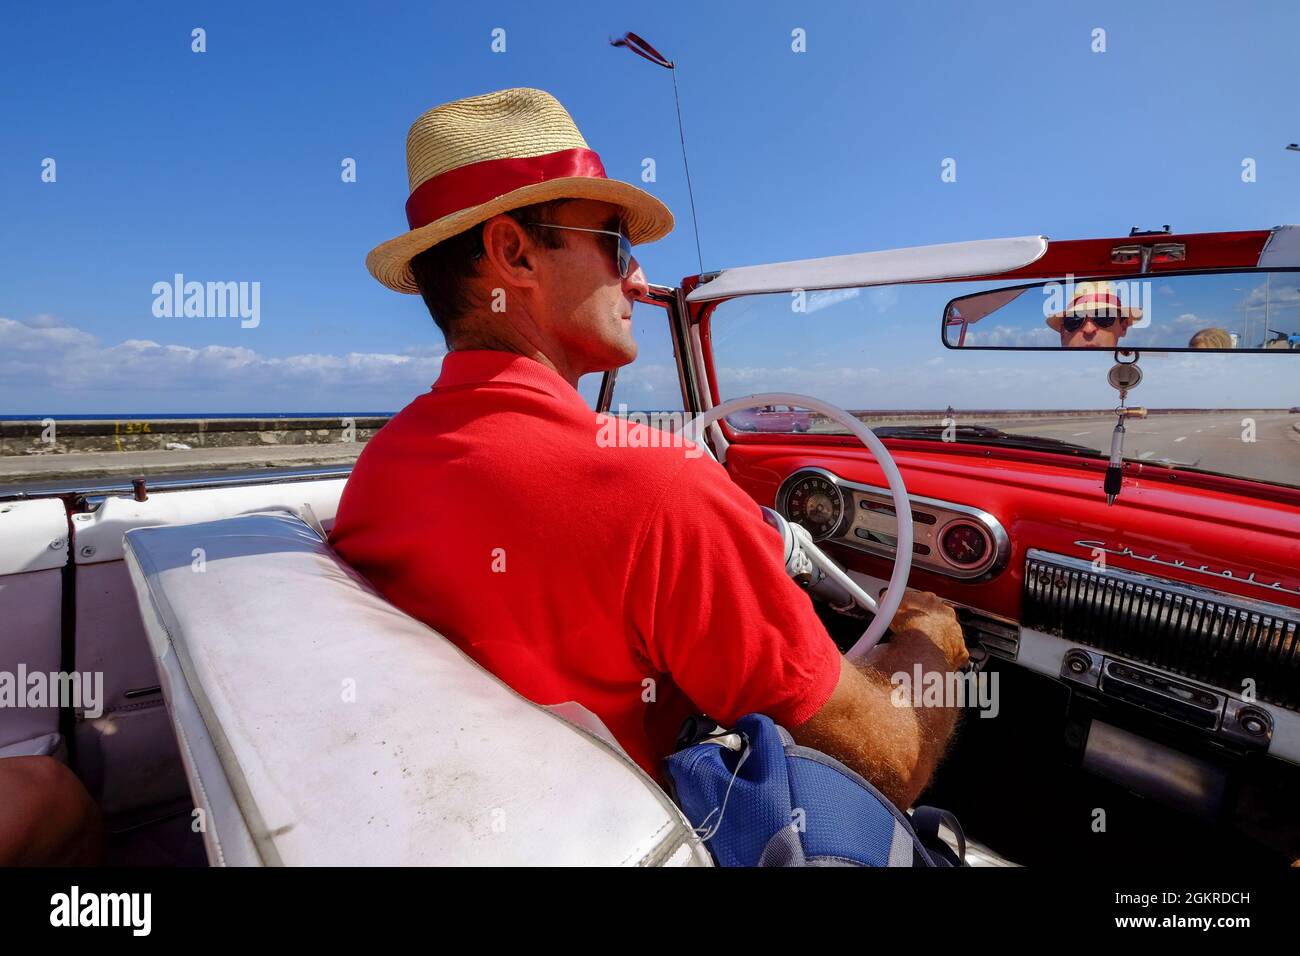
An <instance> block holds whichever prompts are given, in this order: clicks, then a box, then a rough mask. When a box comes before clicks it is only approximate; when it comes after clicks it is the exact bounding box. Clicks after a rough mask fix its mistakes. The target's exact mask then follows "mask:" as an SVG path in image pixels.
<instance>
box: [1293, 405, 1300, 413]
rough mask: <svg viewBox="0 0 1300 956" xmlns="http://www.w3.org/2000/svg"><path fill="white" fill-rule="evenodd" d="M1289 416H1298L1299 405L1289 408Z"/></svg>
mask: <svg viewBox="0 0 1300 956" xmlns="http://www.w3.org/2000/svg"><path fill="white" fill-rule="evenodd" d="M1291 414H1292V415H1300V405H1292V406H1291Z"/></svg>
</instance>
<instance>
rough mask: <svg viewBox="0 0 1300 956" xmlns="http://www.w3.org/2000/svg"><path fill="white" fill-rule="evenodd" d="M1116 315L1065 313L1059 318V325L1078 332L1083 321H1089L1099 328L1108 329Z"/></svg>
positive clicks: (1116, 317)
mask: <svg viewBox="0 0 1300 956" xmlns="http://www.w3.org/2000/svg"><path fill="white" fill-rule="evenodd" d="M1118 318H1119V316H1117V315H1105V314H1103V315H1067V316H1064V317H1063V318H1062V319H1061V325H1062V326H1063V327H1064V328H1065V331H1067V332H1078V331H1079V330H1080V329H1081V328H1083V326H1084V323H1086V322H1091V323H1092V324H1093V325H1095V326H1097V328H1099V329H1108V328H1110V327H1111V326H1112V325H1114V324H1115V320H1116V319H1118Z"/></svg>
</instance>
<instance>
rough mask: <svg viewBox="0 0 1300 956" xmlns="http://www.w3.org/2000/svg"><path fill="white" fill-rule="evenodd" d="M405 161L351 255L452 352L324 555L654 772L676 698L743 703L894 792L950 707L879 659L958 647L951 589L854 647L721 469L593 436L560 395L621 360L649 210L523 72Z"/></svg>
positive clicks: (660, 211)
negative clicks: (901, 681) (871, 647)
mask: <svg viewBox="0 0 1300 956" xmlns="http://www.w3.org/2000/svg"><path fill="white" fill-rule="evenodd" d="M407 164H408V171H409V176H410V187H411V194H410V197H409V199H408V201H407V204H406V208H407V215H408V224H409V226H410V229H409V231H407V232H405V233H403V234H402V235H400V236H398V237H397V238H395V239H392V240H390V241H388V242H385V243H383V244H382V245H380V246H379V247H377V248H376V249H375V250H373V251H372V252H371V254H370V256H369V257H368V259H367V266H368V268H369V269H370V271H371V273H372V274H373V275H374V276H375V277H376V278H377V279H378V280H379V281H380V282H381V283H383V284H384V285H386V286H388V287H389V288H392V289H394V290H397V291H400V292H405V293H419V294H420V295H421V296H422V297H423V299H424V301H425V304H426V305H427V307H428V308H429V311H430V313H431V314H432V316H433V319H434V321H435V322H436V323H437V325H438V326H439V328H440V329H441V331H442V332H443V334H444V336H445V338H446V341H447V346H448V349H449V352H448V354H447V355H446V356H445V357H444V359H443V362H442V369H441V372H440V374H439V377H438V380H437V382H436V383H435V384H434V385H433V387H432V389H431V390H430V391H429V392H426V393H425V394H423V395H421V396H420V397H418V398H416V399H415V400H414V401H413V402H411V403H410V404H409V405H408V406H406V407H405V408H404V409H403V410H402V411H401V412H399V413H398V414H397V415H396V416H395V417H394V418H393V419H392V420H391V421H390V422H389V423H388V424H387V425H385V426H384V428H383V429H381V430H380V431H379V432H378V433H377V434H376V435H375V437H374V438H373V439H371V441H370V442H369V443H368V444H367V446H366V448H365V449H364V450H363V452H362V454H361V456H360V458H359V460H358V461H357V464H356V467H355V469H354V470H353V472H352V475H351V477H350V479H349V481H348V484H347V486H346V488H345V490H344V493H343V497H342V500H341V502H340V506H339V512H338V518H337V522H336V524H335V527H334V529H333V532H332V535H331V540H332V542H333V544H334V546H335V547H336V549H337V550H338V552H339V554H340V555H341V556H342V557H343V558H344V559H345V560H346V561H347V562H348V563H349V564H351V565H352V566H353V567H354V568H356V569H357V570H358V571H360V572H361V573H362V574H363V575H364V576H365V577H366V578H368V579H369V580H370V581H371V582H372V583H373V584H374V585H375V587H377V588H378V589H379V591H380V592H381V593H383V594H384V596H385V597H386V598H387V599H388V600H389V601H391V602H392V603H393V604H395V605H396V606H398V607H400V608H402V609H403V610H405V611H406V612H408V613H410V614H412V615H413V616H415V617H417V618H419V619H421V620H423V621H425V622H426V623H428V624H429V625H430V626H432V627H434V628H435V629H437V630H438V631H440V632H441V633H442V634H444V635H445V636H446V637H448V638H449V639H451V640H452V641H454V642H455V643H456V644H457V645H459V646H460V647H461V648H462V649H463V650H465V651H466V652H467V653H468V654H469V655H470V656H472V657H473V658H474V659H475V660H476V661H478V662H479V663H480V664H482V665H483V666H485V667H486V668H488V669H489V670H491V671H492V672H493V673H495V674H496V675H497V676H498V677H500V678H501V679H502V680H504V681H505V682H506V683H508V684H509V685H510V686H511V687H513V688H514V689H515V690H517V691H518V692H519V693H521V694H523V695H525V696H526V697H528V698H530V699H531V700H533V701H535V702H537V703H540V704H554V703H561V702H566V701H577V702H578V703H579V704H581V705H582V706H583V707H585V708H586V709H587V710H588V711H590V712H592V713H593V714H595V715H596V717H598V718H599V719H600V721H601V722H602V723H603V724H604V726H605V728H607V729H608V730H609V731H610V733H611V734H612V736H613V737H614V739H615V740H616V741H617V742H618V744H619V745H621V746H622V748H623V749H624V750H625V751H626V752H627V753H628V754H629V755H630V756H631V757H632V758H633V759H634V760H635V761H636V762H637V763H638V764H640V765H641V766H642V767H643V768H644V769H645V770H646V771H647V772H649V773H650V774H651V775H652V776H654V777H656V778H657V779H660V780H662V779H663V774H662V768H661V762H662V760H663V758H664V757H665V756H667V755H668V754H669V753H670V752H671V750H672V748H673V743H674V740H675V738H676V735H677V732H678V729H679V727H680V726H681V723H682V720H683V719H684V718H685V717H687V716H690V715H692V714H695V713H700V712H704V713H706V714H708V715H709V716H710V717H711V718H713V719H714V720H716V721H718V722H719V723H722V724H730V723H732V722H734V721H735V720H736V719H738V718H739V717H741V716H743V715H745V714H748V713H753V712H759V713H764V714H766V715H768V716H769V717H771V718H772V719H773V720H774V721H776V722H777V723H780V724H783V725H785V726H786V727H787V728H789V730H790V731H791V733H792V734H793V736H794V738H795V739H796V740H797V741H798V742H800V743H802V744H806V745H808V746H811V747H815V748H817V749H820V750H822V751H825V752H827V753H830V754H832V755H834V756H836V757H838V758H839V759H840V760H842V761H843V762H845V763H846V764H848V765H849V766H851V767H853V768H854V769H855V770H857V771H859V772H860V773H862V774H863V776H865V777H866V778H867V779H868V780H870V781H871V782H872V783H874V784H875V785H876V786H877V787H878V788H879V789H880V790H881V791H882V792H884V794H885V795H886V796H888V797H889V798H890V799H891V800H892V801H893V802H894V803H895V804H896V805H898V806H899V807H903V808H906V807H908V806H910V805H911V804H912V803H913V801H914V800H915V798H916V797H917V795H918V794H919V793H920V792H921V790H922V789H923V788H924V787H925V785H926V783H927V781H928V780H929V778H930V776H931V774H932V773H933V771H934V769H935V767H936V766H937V764H938V762H939V760H940V758H941V756H942V753H943V750H944V747H945V745H946V744H947V741H948V740H949V738H950V736H951V734H952V731H953V728H954V725H955V723H956V719H957V710H956V708H955V706H944V707H941V706H929V707H922V706H919V705H918V706H913V705H901V706H899V705H895V703H894V702H893V701H892V700H891V694H890V683H889V675H891V674H894V673H897V672H907V673H911V672H912V669H913V667H914V665H916V664H918V663H919V664H920V665H921V667H922V668H923V669H924V670H926V671H934V672H940V673H943V672H948V671H952V670H955V669H957V668H959V667H960V666H961V665H962V664H964V663H965V661H966V659H967V655H966V648H965V644H964V641H963V638H962V633H961V629H960V627H959V625H958V624H957V621H956V618H955V616H954V614H953V612H952V610H951V609H950V608H949V607H948V606H947V605H945V604H943V603H942V602H941V601H939V600H938V599H937V598H936V597H935V596H934V595H930V594H909V596H908V597H907V598H906V599H905V601H904V603H903V605H902V607H901V608H900V610H899V612H898V614H897V615H896V617H895V619H894V621H893V628H894V634H893V637H892V640H890V641H889V642H888V643H887V644H884V645H881V646H880V647H878V648H877V649H876V650H875V651H874V652H873V654H872V656H871V657H870V658H869V659H868V664H867V666H863V667H857V666H854V665H850V664H849V663H847V662H846V661H845V660H844V659H843V658H842V657H841V655H840V654H839V652H838V650H837V648H836V646H835V644H834V643H833V642H832V640H831V639H830V637H829V635H828V634H827V632H826V629H825V627H824V626H823V625H822V623H821V621H820V620H819V619H818V617H817V615H816V613H815V611H814V609H813V606H812V604H811V601H810V600H809V598H808V596H807V595H806V594H805V593H804V592H803V591H802V590H801V589H800V588H799V587H798V585H796V584H795V583H794V582H793V581H792V580H791V579H790V578H789V576H788V575H787V574H786V572H785V568H784V564H783V561H782V554H781V544H780V537H779V535H778V534H777V532H776V531H774V530H773V529H772V528H771V527H769V526H768V525H767V524H766V522H765V521H764V520H763V518H762V515H761V512H760V509H759V507H758V506H757V504H755V502H754V501H753V500H752V499H751V498H750V497H749V496H748V495H747V494H746V493H745V492H743V491H742V490H740V489H739V488H738V487H737V486H736V485H735V484H734V483H733V482H732V481H731V480H730V478H729V477H728V474H727V472H726V470H725V469H724V468H723V467H722V466H721V465H719V464H718V463H717V462H716V461H714V460H713V459H712V458H710V457H708V456H701V455H699V454H698V449H696V452H697V453H695V454H690V453H684V450H683V448H682V447H681V444H680V443H677V444H676V445H675V446H674V444H673V443H671V442H651V441H649V440H645V439H644V436H642V440H636V439H635V438H634V437H633V436H631V435H629V439H628V441H627V442H626V443H625V444H624V443H619V444H618V445H617V446H616V447H609V443H608V442H602V441H600V440H598V435H599V434H601V432H602V429H601V423H602V421H604V416H601V415H597V414H596V413H595V412H593V411H592V410H591V408H590V407H589V406H588V405H587V403H586V402H585V401H584V400H583V399H582V398H581V396H580V395H579V393H578V391H577V384H578V380H579V378H580V377H581V376H582V375H585V374H587V373H592V372H602V371H605V370H609V369H614V368H619V367H621V366H623V365H626V364H628V363H630V362H631V361H633V360H634V359H635V358H636V354H637V345H636V342H635V340H634V338H633V334H632V322H631V314H632V306H633V303H634V302H635V300H636V299H638V298H640V297H643V296H645V295H646V294H647V292H648V286H647V283H646V279H645V276H644V274H643V273H642V271H641V267H640V265H639V264H638V263H637V261H636V259H635V258H634V256H633V254H632V246H633V244H636V243H641V242H650V241H653V240H655V239H658V238H661V237H662V236H664V235H666V234H667V233H668V232H669V231H670V230H671V228H672V225H673V220H672V215H671V213H669V211H668V209H667V208H666V207H665V206H664V205H663V204H662V203H661V202H659V200H657V199H655V198H654V197H652V196H650V195H649V194H648V193H645V192H643V191H642V190H640V189H637V188H636V187H633V186H631V185H628V184H625V183H621V182H617V181H615V180H611V179H608V178H607V177H606V176H605V172H604V169H603V166H602V165H601V162H600V159H599V157H598V156H597V155H596V153H594V152H593V151H592V150H591V149H590V148H589V147H588V146H587V144H586V142H585V140H584V139H583V138H582V135H581V134H580V133H579V131H578V129H577V127H576V126H575V125H574V123H573V120H572V119H571V118H570V117H569V114H568V113H567V112H566V111H565V110H564V108H563V107H562V106H561V105H560V104H559V103H558V102H557V101H556V100H555V99H554V98H553V97H552V96H550V94H548V93H545V92H543V91H540V90H532V89H513V90H504V91H500V92H495V93H489V94H486V95H483V96H476V97H472V98H469V99H465V100H459V101H456V102H452V103H448V104H445V105H443V106H439V107H435V108H434V109H432V110H429V111H428V112H426V113H424V114H423V115H422V116H420V117H419V118H418V119H417V120H416V121H415V123H414V124H413V125H412V127H411V130H410V134H409V136H408V138H407ZM628 430H629V432H634V431H636V430H648V429H647V428H646V426H644V425H639V424H629V425H628Z"/></svg>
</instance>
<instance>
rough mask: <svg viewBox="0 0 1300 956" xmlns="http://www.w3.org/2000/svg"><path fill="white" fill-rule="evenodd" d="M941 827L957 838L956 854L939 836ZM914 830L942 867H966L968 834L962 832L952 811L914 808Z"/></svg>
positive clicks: (934, 808) (936, 808)
mask: <svg viewBox="0 0 1300 956" xmlns="http://www.w3.org/2000/svg"><path fill="white" fill-rule="evenodd" d="M940 825H943V826H945V827H947V828H948V829H949V830H951V831H952V832H953V835H954V836H956V837H957V852H956V853H954V852H953V849H952V847H951V846H949V845H948V842H947V841H946V840H944V838H943V837H941V836H940V835H939V827H940ZM912 830H913V831H914V832H915V833H916V837H917V839H918V840H920V841H921V842H922V843H923V844H924V845H925V848H926V849H927V850H928V851H929V852H930V856H931V857H932V858H934V860H935V861H936V862H938V863H940V865H947V866H966V834H965V833H963V832H962V828H961V824H960V823H958V822H957V818H956V817H955V816H953V814H952V812H951V811H949V810H940V809H939V808H938V807H914V808H913V810H912Z"/></svg>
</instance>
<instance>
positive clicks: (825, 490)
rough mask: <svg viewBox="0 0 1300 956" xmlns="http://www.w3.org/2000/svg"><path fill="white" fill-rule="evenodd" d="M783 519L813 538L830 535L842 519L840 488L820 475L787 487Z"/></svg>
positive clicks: (842, 503) (842, 500) (802, 479)
mask: <svg viewBox="0 0 1300 956" xmlns="http://www.w3.org/2000/svg"><path fill="white" fill-rule="evenodd" d="M785 516H786V517H787V518H789V519H790V520H791V521H794V522H797V523H798V524H801V525H803V526H804V527H805V528H807V529H808V533H809V534H811V535H812V536H813V538H814V539H817V540H820V539H821V538H825V537H828V536H830V534H831V533H832V532H834V531H835V529H836V528H838V527H839V525H840V521H841V520H842V519H843V518H844V498H843V497H842V496H841V495H840V489H839V488H838V487H837V486H836V485H835V484H834V483H833V482H831V481H829V480H827V479H826V478H823V477H822V476H821V475H808V476H807V477H805V478H800V479H799V480H798V481H796V482H795V483H794V484H793V485H791V486H790V490H789V492H788V493H787V494H786V496H785Z"/></svg>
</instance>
